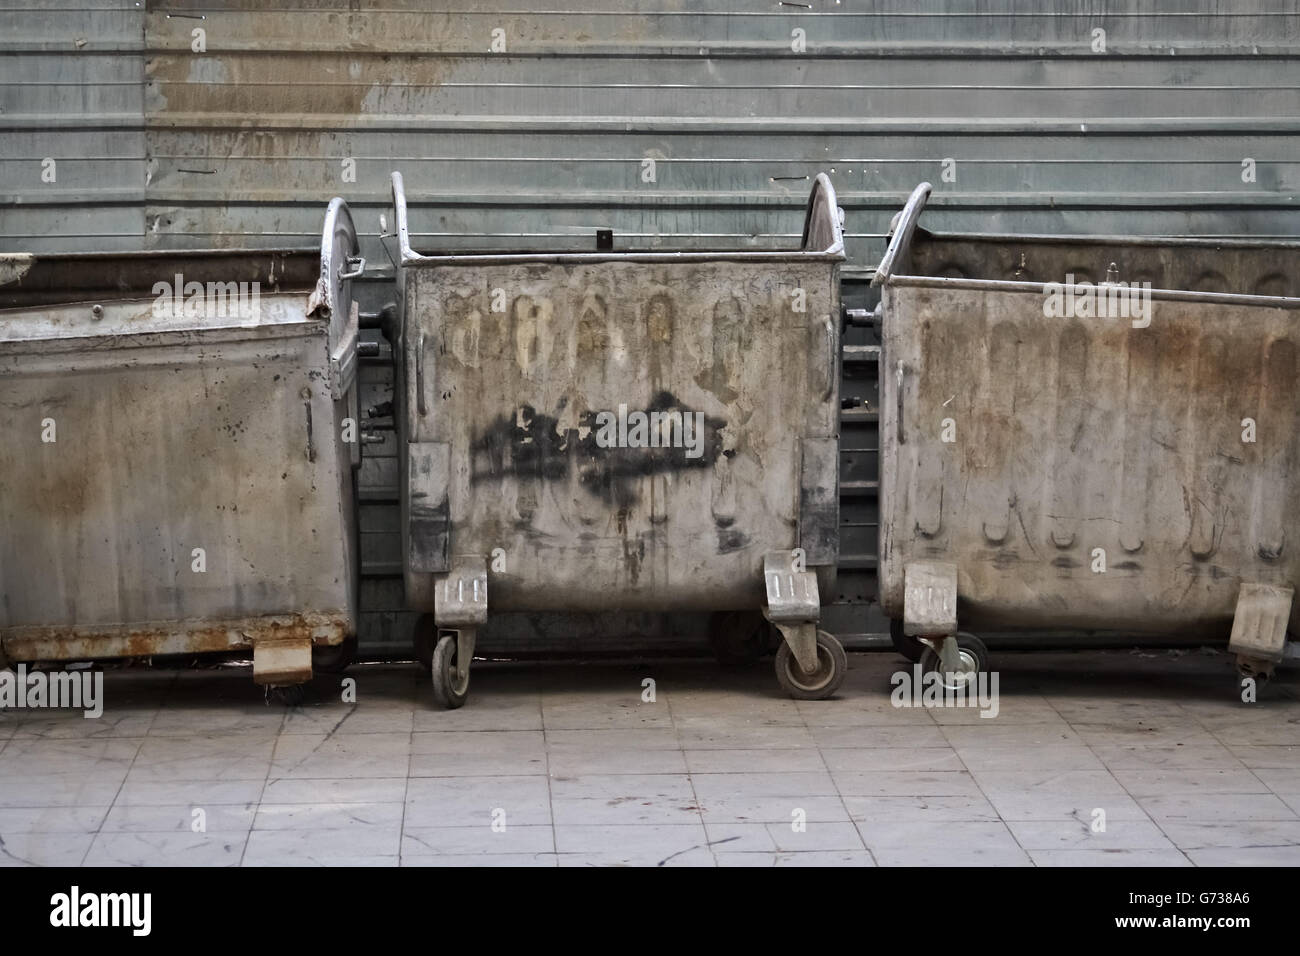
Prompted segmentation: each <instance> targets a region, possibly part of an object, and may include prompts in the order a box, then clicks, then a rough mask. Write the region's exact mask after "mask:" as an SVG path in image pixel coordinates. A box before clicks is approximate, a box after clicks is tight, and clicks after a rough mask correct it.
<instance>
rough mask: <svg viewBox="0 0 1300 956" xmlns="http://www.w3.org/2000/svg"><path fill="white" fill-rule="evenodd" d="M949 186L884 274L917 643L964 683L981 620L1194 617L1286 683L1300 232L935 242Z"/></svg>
mask: <svg viewBox="0 0 1300 956" xmlns="http://www.w3.org/2000/svg"><path fill="white" fill-rule="evenodd" d="M929 189H930V187H929V184H922V186H920V187H918V188H917V190H916V191H915V192H914V193H913V194H912V197H911V199H910V200H909V201H908V204H907V207H906V208H905V210H904V211H903V212H902V213H901V214H900V216H899V217H898V218H897V219H896V225H895V228H894V230H893V236H892V239H891V242H890V245H889V249H888V252H887V253H886V256H885V258H884V259H883V260H882V262H881V264H880V267H879V269H878V271H877V275H876V278H875V282H876V283H877V284H879V285H881V286H882V301H881V306H880V309H881V313H882V315H881V318H882V335H883V338H882V365H881V410H882V411H881V429H880V431H881V488H880V493H881V523H880V562H881V564H880V591H881V602H882V604H883V606H884V609H885V611H886V613H888V614H889V615H890V616H891V617H892V618H896V619H898V623H897V624H896V633H895V638H896V642H899V643H901V644H902V645H903V648H910V650H911V654H910V656H913V657H916V656H917V654H919V653H927V654H929V655H930V658H929V660H930V663H931V665H933V666H934V669H936V670H940V671H941V672H944V673H947V672H952V673H953V674H955V675H960V674H962V673H963V672H969V671H971V670H972V669H980V668H982V667H983V666H984V657H985V652H984V649H983V646H982V645H981V644H980V643H979V641H978V640H977V639H974V638H968V639H958V638H957V637H956V635H957V629H958V623H959V622H960V624H961V625H962V627H967V626H969V627H971V628H990V629H998V630H1010V629H1021V628H1023V629H1029V628H1032V629H1059V628H1070V629H1086V630H1111V631H1115V630H1123V631H1126V632H1135V633H1140V632H1149V633H1156V632H1180V633H1186V634H1189V635H1202V636H1205V637H1207V638H1210V639H1219V640H1223V639H1227V640H1228V647H1229V649H1230V650H1231V651H1232V652H1234V653H1235V654H1236V655H1237V662H1238V666H1239V669H1240V671H1241V673H1242V674H1243V675H1245V676H1247V677H1251V678H1255V677H1259V676H1262V675H1267V674H1268V673H1269V672H1271V669H1272V667H1273V665H1274V664H1275V663H1276V662H1278V661H1279V660H1280V659H1281V658H1282V656H1283V654H1284V644H1285V640H1286V634H1287V631H1288V629H1291V630H1294V626H1295V624H1296V609H1295V607H1294V605H1293V603H1292V594H1293V590H1294V588H1295V585H1296V581H1297V577H1298V576H1300V526H1298V525H1297V517H1298V516H1300V481H1297V477H1298V476H1300V391H1298V390H1297V388H1296V382H1297V372H1298V371H1300V367H1298V366H1297V357H1298V355H1300V312H1298V311H1297V310H1298V309H1300V244H1294V243H1290V244H1286V243H1263V242H1254V241H1228V240H1223V241H1219V240H1214V241H1204V240H1168V239H1134V238H1116V239H1093V238H1061V237H1055V238H1053V237H1031V236H987V235H968V236H961V235H933V234H929V233H926V232H925V231H923V230H921V229H918V228H917V217H918V216H919V215H920V212H921V209H922V208H923V206H924V204H925V201H926V197H927V196H928V194H929ZM900 632H901V633H900ZM918 639H919V640H920V641H921V642H923V643H918ZM905 652H907V651H906V650H905Z"/></svg>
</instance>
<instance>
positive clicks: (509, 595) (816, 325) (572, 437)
mask: <svg viewBox="0 0 1300 956" xmlns="http://www.w3.org/2000/svg"><path fill="white" fill-rule="evenodd" d="M393 206H394V210H393V211H394V222H395V225H396V229H397V240H398V251H399V254H400V255H399V259H400V278H399V286H400V299H401V301H400V304H399V310H400V313H401V318H400V320H399V321H400V327H401V332H400V336H401V343H400V348H399V351H400V354H401V362H400V363H399V364H400V373H399V384H398V394H399V395H401V396H402V397H403V401H402V403H401V405H402V406H403V407H402V408H401V409H400V410H399V418H401V420H402V434H401V436H400V442H399V443H400V446H401V449H402V456H403V459H404V464H403V466H402V468H401V472H402V492H401V495H402V512H403V518H402V528H403V551H404V564H405V579H406V596H407V603H408V604H409V605H410V606H411V607H412V608H414V609H417V610H421V611H424V612H428V613H427V614H426V616H425V617H424V618H423V620H422V623H421V625H420V627H419V628H418V629H417V630H418V631H419V634H420V636H421V639H422V640H424V641H425V642H426V643H427V646H428V647H429V651H428V655H429V661H430V663H431V665H432V674H433V687H434V695H435V699H436V700H437V701H438V702H439V703H441V704H442V705H444V706H452V707H454V706H460V705H461V704H462V703H464V700H465V695H466V693H467V691H468V682H469V665H470V661H471V659H472V657H473V649H474V636H475V631H476V629H477V628H478V627H480V626H481V625H482V624H483V623H484V622H485V621H486V619H487V613H488V608H489V606H490V607H491V608H492V609H494V610H503V611H504V610H510V611H603V610H616V609H617V610H651V611H667V610H706V611H726V610H737V611H744V610H749V611H751V612H754V615H755V617H757V619H758V621H759V623H760V624H761V623H762V617H760V616H758V612H760V611H761V612H762V615H764V616H766V617H767V619H768V620H769V621H770V622H771V623H772V624H774V625H775V626H776V627H777V628H778V629H779V630H780V632H781V635H782V636H783V638H784V641H783V642H782V643H781V646H780V647H779V648H778V652H777V673H778V677H779V678H780V681H781V683H782V685H783V686H784V687H785V688H786V689H787V690H788V691H789V692H790V693H791V694H793V695H794V696H796V697H803V698H807V699H815V698H822V697H827V696H829V695H831V694H832V693H834V691H835V689H836V688H837V687H838V685H839V683H840V681H841V679H842V678H843V674H844V670H845V666H846V664H845V657H844V652H843V649H842V648H841V647H840V645H839V643H838V641H836V640H835V638H834V637H832V636H831V635H829V634H827V633H825V632H821V633H819V632H818V631H817V621H818V618H819V614H820V610H819V609H820V605H821V601H822V595H825V596H827V598H829V596H830V594H831V587H832V582H833V579H834V573H835V561H836V556H837V548H838V528H837V523H838V508H839V504H838V487H837V475H838V460H837V451H838V438H837V435H838V419H839V396H838V390H839V322H840V315H839V311H840V310H839V282H838V272H839V264H840V262H841V261H842V259H843V255H844V254H843V242H842V236H841V213H840V211H839V209H838V207H837V206H836V202H835V193H834V190H833V188H832V187H831V184H830V181H829V179H827V178H826V177H825V176H818V177H817V179H816V182H815V184H814V187H813V190H812V194H811V197H810V199H809V202H808V207H807V212H806V215H805V220H804V231H803V240H802V243H801V246H800V248H799V249H792V250H789V251H723V252H717V251H711V252H635V251H627V252H624V251H617V252H616V251H613V250H612V249H606V250H604V251H599V250H598V251H594V252H568V253H558V254H547V253H529V252H525V253H517V254H499V253H489V254H482V255H473V254H470V255H420V254H418V253H416V252H415V251H414V250H413V249H412V248H411V244H410V233H409V231H408V225H407V210H406V197H405V193H404V189H403V183H402V177H401V175H400V174H399V173H394V174H393ZM764 627H766V625H764Z"/></svg>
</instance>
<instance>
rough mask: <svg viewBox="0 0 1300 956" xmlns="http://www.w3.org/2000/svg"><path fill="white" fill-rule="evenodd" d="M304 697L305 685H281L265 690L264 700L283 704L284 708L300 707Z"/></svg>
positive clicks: (305, 694) (305, 693) (305, 692)
mask: <svg viewBox="0 0 1300 956" xmlns="http://www.w3.org/2000/svg"><path fill="white" fill-rule="evenodd" d="M306 696H307V685H305V684H283V685H278V686H274V687H272V686H268V687H267V688H266V699H267V700H273V701H275V702H276V703H277V704H283V705H284V706H285V707H298V706H300V705H301V704H302V702H303V700H304V698H306Z"/></svg>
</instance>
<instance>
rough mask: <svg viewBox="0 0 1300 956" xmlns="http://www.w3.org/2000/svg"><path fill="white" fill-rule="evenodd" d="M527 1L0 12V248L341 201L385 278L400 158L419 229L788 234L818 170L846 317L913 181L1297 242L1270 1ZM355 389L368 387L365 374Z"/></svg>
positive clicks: (850, 496)
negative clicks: (835, 231) (842, 259)
mask: <svg viewBox="0 0 1300 956" xmlns="http://www.w3.org/2000/svg"><path fill="white" fill-rule="evenodd" d="M526 6H530V4H526V3H520V2H519V0H474V2H472V3H469V2H462V3H456V2H446V0H443V2H438V0H424V2H416V0H373V2H372V0H270V2H262V0H230V2H226V3H203V2H196V0H174V2H169V3H163V2H157V0H148V2H147V3H136V2H134V0H62V2H58V3H44V4H41V3H38V2H37V0H0V249H4V250H25V249H31V250H45V249H122V248H140V247H148V248H159V247H181V248H198V247H212V246H238V245H261V246H282V245H307V244H313V243H315V242H316V241H317V236H318V231H319V227H320V221H321V216H322V212H323V208H324V204H325V202H326V201H327V200H328V199H329V198H330V197H331V196H333V195H336V194H340V195H344V196H346V197H347V198H348V200H349V201H350V203H351V204H352V205H353V209H354V214H355V216H356V221H357V224H358V227H359V228H360V229H361V231H362V232H363V233H365V234H366V237H365V246H366V248H365V250H364V251H365V253H366V255H367V258H368V260H369V261H370V263H371V265H372V266H374V265H376V264H378V265H380V266H382V265H384V264H386V263H387V262H388V257H387V254H386V252H385V251H384V250H383V249H382V247H381V244H380V243H379V241H378V233H379V216H380V214H381V212H383V211H384V210H385V208H386V206H387V201H388V200H387V190H388V174H389V172H390V171H391V170H392V169H394V168H398V169H401V170H402V171H403V173H404V174H405V178H406V183H407V188H408V190H409V192H410V198H411V200H412V228H413V230H414V232H415V234H416V235H415V241H416V244H417V245H419V246H422V247H427V248H450V247H458V248H470V247H480V248H487V247H490V248H505V247H538V248H558V247H560V246H564V247H567V248H574V247H579V248H581V247H590V246H591V245H592V243H593V234H594V232H595V230H596V229H598V228H612V229H613V230H614V231H615V234H616V236H617V237H618V239H617V241H618V242H619V243H620V244H623V245H633V244H635V245H656V246H663V247H672V246H684V245H695V244H699V243H704V244H708V245H719V246H732V245H771V244H775V243H786V242H789V241H791V240H792V239H793V238H794V237H795V235H796V234H797V232H798V230H799V229H800V227H801V225H802V218H801V210H802V206H803V202H804V199H805V197H806V195H807V192H808V189H809V187H810V184H811V177H812V176H814V175H815V174H816V173H817V172H818V171H822V170H825V171H828V172H830V173H831V176H832V179H833V181H834V183H835V185H836V188H837V190H838V191H839V198H840V202H841V205H843V207H844V209H845V212H846V217H847V219H846V226H847V229H846V232H847V239H848V245H849V252H850V255H851V263H850V267H849V269H848V270H847V271H846V276H847V279H848V281H847V282H846V288H845V299H846V301H848V302H849V303H850V304H861V303H862V302H863V301H864V297H865V290H864V288H863V287H862V286H861V285H860V284H859V283H861V282H862V280H864V279H865V278H866V277H867V275H868V274H869V269H870V266H871V264H872V263H873V262H874V261H875V260H876V258H877V257H878V256H879V253H880V251H881V250H882V241H881V236H882V234H883V233H884V231H885V229H886V227H887V225H888V222H889V219H890V217H891V216H892V215H893V214H894V212H895V211H897V209H898V208H899V207H900V206H901V203H902V201H903V199H904V198H905V196H906V195H907V193H908V191H909V190H910V189H911V187H912V186H913V185H915V184H916V183H917V182H918V181H920V180H922V179H928V180H929V181H931V182H932V183H934V186H935V193H934V198H933V199H932V200H931V203H930V206H929V209H928V211H927V213H926V216H925V224H926V225H927V226H929V227H930V228H936V229H953V230H972V231H986V232H998V231H1022V232H1040V233H1054V232H1064V233H1098V234H1115V233H1137V234H1148V235H1200V236H1221V235H1255V236H1275V237H1289V238H1295V237H1300V214H1297V210H1296V197H1297V190H1300V9H1298V7H1297V2H1296V0H1162V2H1160V3H1155V2H1150V0H1147V2H1145V3H1142V4H1141V6H1142V7H1144V8H1147V12H1140V11H1134V10H1132V9H1131V8H1133V7H1137V6H1139V4H1138V3H1137V2H1136V0H930V2H925V0H870V2H867V0H843V2H836V0H806V2H805V0H799V2H794V0H784V2H781V0H766V2H751V3H743V2H730V3H728V2H724V0H699V2H688V0H677V2H674V0H625V2H620V0H566V2H565V3H564V4H558V3H555V4H549V5H548V4H542V3H534V4H531V6H533V7H535V8H536V9H534V10H531V11H529V12H519V8H520V7H526ZM454 7H460V8H461V9H450V8H454ZM1157 7H1158V8H1159V9H1158V11H1156V12H1152V10H1153V8H1157ZM1096 31H1104V34H1098V33H1097V32H1096ZM1103 40H1104V52H1101V51H1100V49H1099V47H1100V45H1101V43H1102V41H1103ZM200 46H202V48H203V51H202V52H197V51H196V50H197V48H198V47H200ZM651 159H652V160H654V177H653V182H647V181H646V178H647V177H646V176H645V175H644V173H645V170H646V164H645V160H651ZM46 160H53V161H54V162H55V164H56V165H55V176H54V179H53V181H47V180H48V179H49V174H48V163H47V162H45V161H46ZM1246 160H1251V161H1253V169H1254V176H1253V178H1251V177H1243V162H1244V161H1246ZM381 292H382V290H381V289H379V288H376V290H375V294H377V295H378V294H381ZM875 358H876V352H875V351H874V346H873V343H872V342H871V341H870V339H869V338H867V337H866V336H865V334H864V333H862V332H860V331H859V332H856V333H854V336H853V337H852V338H850V339H849V348H848V349H847V351H846V356H845V359H846V361H845V386H844V387H845V393H846V394H847V395H851V396H857V397H859V398H861V399H862V400H863V404H861V405H860V406H859V407H857V408H854V409H848V410H846V412H845V424H844V482H845V498H844V521H845V529H844V531H845V535H844V540H845V545H844V547H845V552H846V557H845V567H846V573H845V574H843V575H842V579H843V580H842V587H841V591H842V594H841V595H839V596H840V597H841V598H842V600H844V601H846V602H850V603H851V605H852V606H858V607H860V606H861V602H864V601H868V600H869V599H870V596H871V594H872V593H873V584H872V574H873V569H874V556H873V555H874V549H875V533H876V526H875V521H876V519H875V515H876V504H875V473H876V441H875V405H874V395H875ZM363 376H365V377H366V379H367V380H368V381H369V383H370V384H369V390H368V393H367V397H368V399H369V401H370V403H371V404H377V403H378V402H379V401H381V400H383V398H384V397H385V388H386V381H387V377H386V370H385V368H384V367H383V366H382V364H380V365H373V364H371V365H369V366H367V370H365V371H363ZM366 451H367V459H366V465H365V468H366V471H365V474H364V475H363V483H364V488H365V494H366V495H367V501H366V504H365V506H364V508H365V511H364V513H363V519H364V524H365V527H366V529H367V537H366V540H365V542H364V544H363V548H364V549H365V552H366V554H367V556H368V557H367V567H368V569H369V574H370V578H369V580H368V583H367V592H366V593H367V594H368V595H369V597H368V601H369V606H370V607H371V608H380V609H381V611H382V614H381V615H380V617H379V618H372V620H371V624H372V631H373V633H372V634H371V640H372V641H373V642H377V643H379V644H382V643H397V644H400V643H402V642H403V641H404V640H405V636H404V634H402V633H400V632H401V631H403V630H404V626H403V625H400V624H399V623H398V622H399V619H400V616H399V615H398V613H397V608H399V607H400V604H401V592H400V582H398V581H395V580H393V579H392V578H388V577H385V575H386V574H388V573H391V571H392V570H394V567H393V562H394V561H395V557H394V549H393V541H394V539H395V530H396V525H395V524H394V521H395V517H394V515H393V513H392V511H391V495H392V494H393V493H394V491H395V469H394V464H395V462H394V459H393V458H392V457H391V456H392V454H393V452H394V449H393V448H392V447H391V440H390V441H389V442H386V443H385V444H383V445H378V446H368V447H367V449H366ZM390 612H391V613H390ZM376 620H378V623H377V624H376V623H375V621H376ZM878 624H879V621H878V620H877V621H876V623H875V624H865V625H864V624H863V623H862V620H861V615H860V614H859V615H857V616H856V617H853V616H852V615H850V617H849V618H845V619H844V622H842V623H839V624H837V625H835V626H836V627H837V629H839V630H841V631H843V630H845V629H848V630H851V631H852V630H864V629H865V630H874V629H877V627H878Z"/></svg>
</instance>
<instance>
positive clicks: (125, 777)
mask: <svg viewBox="0 0 1300 956" xmlns="http://www.w3.org/2000/svg"><path fill="white" fill-rule="evenodd" d="M179 680H180V677H179V675H176V674H173V675H172V676H171V678H169V679H168V681H167V683H166V684H165V685H164V687H163V693H162V699H161V700H160V701H159V702H158V708H157V710H155V711H154V716H153V719H152V720H150V721H149V727H147V728H146V729H145V732H144V735H143V736H141V737H140V738H139V740H140V743H139V744H138V745H137V746H136V748H135V752H134V753H133V754H131V762H130V763H129V764H128V765H127V768H126V773H124V774H123V775H122V782H121V783H120V784H118V785H117V792H116V793H114V794H113V799H112V800H110V801H109V803H108V807H107V809H105V810H104V816H103V817H101V818H100V821H99V826H98V827H96V828H95V832H94V833H93V834H92V835H91V838H90V842H89V843H87V844H86V852H85V853H83V854H82V855H81V862H80V863H79V864H78V865H79V866H85V865H86V860H87V858H89V856H90V851H91V850H92V849H94V847H95V843H96V842H97V841H98V840H99V837H100V834H102V833H103V832H104V824H105V823H107V822H108V818H109V815H110V814H111V813H112V812H113V808H114V807H115V806H117V801H118V799H119V798H120V797H121V796H122V791H123V790H124V789H126V782H127V780H129V779H130V777H131V771H132V769H134V768H135V762H136V760H137V759H139V757H140V751H141V750H143V749H144V745H145V742H146V741H147V740H148V739H149V731H150V730H151V729H153V725H154V722H155V721H156V720H157V719H158V714H160V713H162V707H163V703H164V702H165V700H166V696H167V692H168V688H169V687H171V686H172V685H174V684H176V683H177V682H178V681H179ZM105 684H107V681H105ZM109 739H113V738H109ZM118 739H123V738H118ZM128 739H129V738H128Z"/></svg>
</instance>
